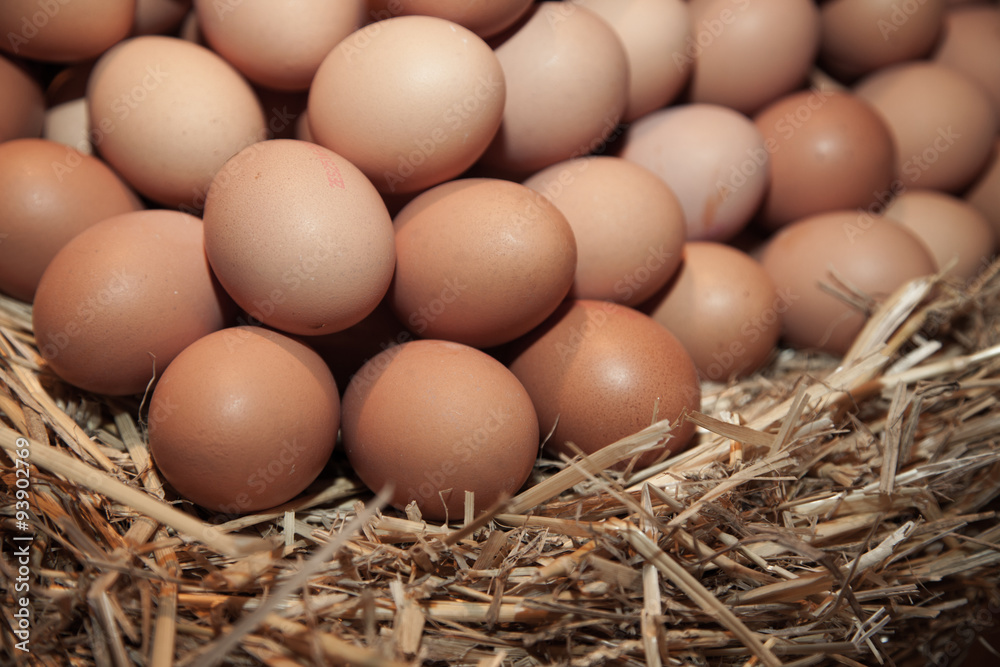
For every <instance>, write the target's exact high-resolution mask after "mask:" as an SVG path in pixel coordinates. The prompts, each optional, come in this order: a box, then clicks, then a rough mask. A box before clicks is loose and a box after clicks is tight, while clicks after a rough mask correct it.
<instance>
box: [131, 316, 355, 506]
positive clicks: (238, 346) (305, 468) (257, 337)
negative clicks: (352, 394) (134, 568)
mask: <svg viewBox="0 0 1000 667" xmlns="http://www.w3.org/2000/svg"><path fill="white" fill-rule="evenodd" d="M339 425H340V397H339V395H338V393H337V385H336V383H335V382H334V379H333V376H332V375H331V374H330V370H329V369H328V368H327V367H326V365H325V364H324V363H323V360H322V359H321V358H320V357H319V355H317V354H316V353H315V352H314V351H313V350H311V349H309V347H307V346H306V345H303V344H302V343H300V342H298V341H295V340H293V339H291V338H289V337H288V336H284V335H282V334H280V333H277V332H274V331H270V330H268V329H264V328H261V327H246V326H243V327H235V328H229V329H222V330H221V331H216V332H215V333H212V334H209V335H207V336H205V337H203V338H200V339H198V340H197V341H194V342H193V343H191V345H189V346H187V347H186V348H184V350H183V351H182V352H181V353H180V354H178V355H177V357H176V358H175V359H174V360H173V361H172V362H170V365H169V366H167V368H166V370H165V371H164V372H163V377H161V378H160V379H159V382H157V384H156V389H155V390H154V391H153V396H152V398H151V399H150V403H149V416H148V426H149V451H150V454H152V456H153V460H154V462H155V463H156V467H157V469H158V470H159V471H160V472H161V473H162V474H163V477H164V478H165V479H166V480H167V481H168V482H169V483H170V485H171V486H172V487H173V488H174V489H176V490H177V492H178V493H179V494H180V495H181V496H183V497H184V498H187V499H188V500H190V501H191V502H194V503H197V504H198V505H201V506H202V507H204V508H206V509H209V510H212V511H216V512H222V513H224V514H243V513H247V512H256V511H258V510H263V509H267V508H270V507H275V506H277V505H280V504H282V503H284V502H287V501H289V500H291V499H292V498H294V497H295V496H297V495H298V494H299V493H301V492H302V491H303V490H304V489H305V488H306V487H308V486H309V484H310V483H312V482H313V480H315V479H316V478H317V477H318V476H319V474H320V472H322V470H323V466H324V465H326V462H327V460H328V459H329V458H330V454H331V452H332V451H333V448H334V443H335V441H336V439H337V429H338V427H339Z"/></svg>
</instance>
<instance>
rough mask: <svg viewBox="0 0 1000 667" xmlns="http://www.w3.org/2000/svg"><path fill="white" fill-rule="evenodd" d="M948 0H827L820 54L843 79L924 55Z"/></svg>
mask: <svg viewBox="0 0 1000 667" xmlns="http://www.w3.org/2000/svg"><path fill="white" fill-rule="evenodd" d="M946 5H947V1H946V0H919V1H914V2H899V1H898V0H828V1H827V2H824V3H822V4H821V5H820V16H821V18H822V26H823V28H822V29H823V36H822V41H821V46H820V56H821V58H822V60H823V62H824V64H825V65H826V66H827V67H828V68H829V69H830V71H832V72H833V73H835V74H837V75H839V76H841V77H846V78H853V77H856V76H859V75H862V74H867V73H869V72H872V71H874V70H877V69H880V68H882V67H887V66H889V65H894V64H896V63H901V62H904V61H907V60H916V59H917V58H921V57H923V56H925V55H927V54H928V52H929V51H930V50H931V49H932V48H933V47H934V42H935V40H937V38H938V36H939V35H940V34H941V24H942V19H943V17H944V10H945V6H946Z"/></svg>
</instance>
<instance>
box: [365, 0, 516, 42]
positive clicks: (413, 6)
mask: <svg viewBox="0 0 1000 667" xmlns="http://www.w3.org/2000/svg"><path fill="white" fill-rule="evenodd" d="M368 6H369V8H370V11H369V14H370V16H371V17H372V18H374V19H375V20H378V21H382V20H385V19H387V18H392V17H393V16H412V15H422V16H436V17H438V18H442V19H447V20H449V21H453V22H455V23H457V24H459V25H462V26H465V27H466V28H468V29H469V30H471V31H472V32H474V33H476V34H477V35H479V36H480V37H482V38H484V39H485V38H487V37H492V36H493V35H495V34H497V33H499V32H502V31H503V30H506V29H507V28H509V27H510V26H512V25H513V24H514V23H516V22H517V20H518V19H519V18H521V17H522V16H523V15H524V13H525V12H526V11H528V8H529V7H530V6H531V0H490V1H489V2H483V1H482V0H368Z"/></svg>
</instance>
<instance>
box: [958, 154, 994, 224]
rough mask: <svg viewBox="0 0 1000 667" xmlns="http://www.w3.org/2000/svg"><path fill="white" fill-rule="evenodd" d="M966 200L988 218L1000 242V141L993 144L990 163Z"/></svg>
mask: <svg viewBox="0 0 1000 667" xmlns="http://www.w3.org/2000/svg"><path fill="white" fill-rule="evenodd" d="M965 200H966V201H968V202H969V203H970V204H972V205H973V206H975V207H976V209H977V210H978V211H979V212H980V213H982V214H983V215H984V216H986V219H987V220H989V222H990V224H991V225H993V232H994V235H995V237H996V238H997V239H998V240H1000V140H997V141H996V142H995V143H994V144H993V150H992V152H991V153H990V157H989V161H988V162H987V164H986V167H985V168H984V169H983V171H982V173H981V174H979V177H978V178H976V182H975V183H973V184H972V185H971V186H970V187H969V189H968V190H967V191H966V192H965Z"/></svg>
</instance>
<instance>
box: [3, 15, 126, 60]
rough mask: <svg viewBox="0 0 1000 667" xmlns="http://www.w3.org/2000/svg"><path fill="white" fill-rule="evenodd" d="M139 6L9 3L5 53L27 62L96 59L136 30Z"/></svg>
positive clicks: (5, 24)
mask: <svg viewBox="0 0 1000 667" xmlns="http://www.w3.org/2000/svg"><path fill="white" fill-rule="evenodd" d="M135 3H136V0H72V2H70V1H68V0H4V1H3V2H2V3H0V35H3V36H4V37H3V39H0V49H3V50H4V51H7V52H8V53H12V54H14V55H16V56H21V57H24V58H32V59H34V60H46V61H53V62H76V61H79V60H87V59H89V58H96V57H97V56H99V55H101V54H102V53H104V52H105V51H106V50H108V49H109V48H111V47H112V46H114V45H115V44H116V43H117V42H119V41H121V40H123V39H125V37H127V36H128V34H129V32H130V31H131V30H132V19H133V17H134V16H135Z"/></svg>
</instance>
